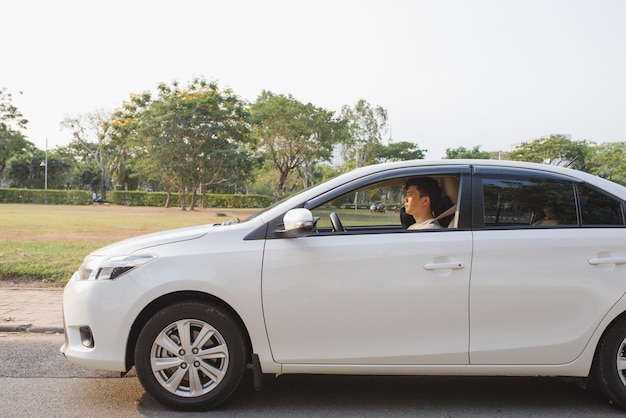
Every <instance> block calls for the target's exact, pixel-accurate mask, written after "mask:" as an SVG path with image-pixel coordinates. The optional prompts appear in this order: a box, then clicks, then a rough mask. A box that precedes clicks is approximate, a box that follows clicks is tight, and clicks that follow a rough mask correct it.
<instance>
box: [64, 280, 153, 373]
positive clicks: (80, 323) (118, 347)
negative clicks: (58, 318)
mask: <svg viewBox="0 0 626 418" xmlns="http://www.w3.org/2000/svg"><path fill="white" fill-rule="evenodd" d="M148 303H149V298H148V297H147V295H146V294H145V292H144V291H143V290H142V289H141V288H140V287H139V286H137V284H136V283H135V282H134V281H133V280H132V278H131V277H130V275H124V276H122V277H120V278H118V279H115V280H102V281H97V280H95V281H94V280H77V278H76V274H74V276H73V277H72V279H71V280H70V281H69V282H68V284H67V285H66V287H65V290H64V292H63V323H64V327H65V343H64V344H63V346H62V347H61V352H62V353H63V355H64V356H65V357H66V358H67V359H68V360H69V361H71V362H72V363H75V364H78V365H81V366H84V367H87V368H90V369H99V370H111V371H120V372H123V371H126V369H127V367H126V345H127V343H128V336H129V333H130V329H131V327H132V325H133V321H134V320H135V318H137V315H138V314H139V312H140V311H141V309H142V308H143V307H144V306H146V305H147V304H148Z"/></svg>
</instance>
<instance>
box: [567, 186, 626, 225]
mask: <svg viewBox="0 0 626 418" xmlns="http://www.w3.org/2000/svg"><path fill="white" fill-rule="evenodd" d="M578 199H579V200H578V201H579V202H580V217H581V221H582V224H583V225H624V214H623V212H622V205H621V203H620V202H619V201H617V200H615V199H613V198H611V197H609V196H606V195H604V194H602V193H599V192H597V191H595V190H593V189H590V188H589V187H587V186H584V185H579V186H578Z"/></svg>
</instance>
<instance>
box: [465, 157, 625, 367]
mask: <svg viewBox="0 0 626 418" xmlns="http://www.w3.org/2000/svg"><path fill="white" fill-rule="evenodd" d="M475 174H476V175H475V177H474V196H475V197H476V199H477V205H475V207H474V214H475V217H474V222H475V224H476V226H477V228H476V229H475V231H474V259H473V271H472V281H471V289H470V329H471V338H470V363H471V364H490V365H491V364H564V363H568V362H571V361H573V360H574V359H575V358H576V357H577V356H578V355H579V354H580V353H581V352H582V351H583V348H584V347H585V345H586V344H587V342H588V341H589V338H590V337H591V334H592V333H593V331H594V330H595V328H596V327H597V325H598V323H599V322H600V320H601V319H602V317H603V316H604V315H605V314H606V313H607V312H608V310H609V309H610V307H611V306H612V305H613V304H614V303H615V302H616V301H617V300H618V299H619V298H620V297H621V296H622V295H623V294H624V292H626V287H625V285H624V283H625V281H624V280H623V278H624V275H626V265H625V264H620V262H619V260H622V261H626V229H625V228H624V205H623V202H622V201H620V200H619V199H617V198H614V197H612V196H610V195H608V194H606V193H603V192H602V191H601V190H599V189H597V188H594V187H593V186H592V185H589V184H584V183H582V182H579V181H576V180H575V179H573V178H568V177H566V176H560V175H554V174H548V173H545V172H538V171H532V170H521V169H516V170H502V169H490V168H484V167H483V168H480V167H478V168H476V170H475Z"/></svg>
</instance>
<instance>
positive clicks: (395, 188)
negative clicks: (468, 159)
mask: <svg viewBox="0 0 626 418" xmlns="http://www.w3.org/2000/svg"><path fill="white" fill-rule="evenodd" d="M417 177H419V176H417ZM428 177H432V178H434V179H435V180H436V181H437V182H438V183H439V185H440V187H441V199H440V202H439V205H438V207H437V208H433V211H434V215H435V216H437V215H439V214H444V215H447V216H445V217H442V218H441V219H440V220H439V223H440V224H441V225H442V226H444V227H448V228H453V227H454V226H453V225H454V222H453V218H454V213H452V214H451V215H449V214H447V213H445V212H446V210H448V209H450V208H451V207H453V206H454V205H455V204H456V203H457V202H458V192H459V176H458V175H437V176H428ZM407 180H408V177H401V178H394V179H388V180H385V181H382V182H377V183H373V184H370V185H368V186H366V187H362V188H359V189H356V190H352V191H350V192H349V193H345V194H343V195H341V196H339V197H336V198H334V199H333V200H329V201H326V202H324V203H322V204H320V205H317V206H316V207H315V208H313V209H311V212H312V213H313V216H314V218H316V219H317V221H316V227H317V229H318V231H320V232H326V231H328V230H330V229H331V228H332V224H331V221H330V214H331V213H333V212H334V213H335V214H336V215H337V216H338V217H339V219H340V221H341V224H342V226H343V227H344V228H345V229H346V230H347V231H348V232H350V231H352V232H358V231H367V230H372V229H383V230H384V229H386V228H389V229H397V230H403V229H406V227H407V226H408V225H410V223H414V222H415V220H414V219H413V218H412V217H411V219H412V222H410V223H407V221H408V220H407V219H406V214H403V213H402V212H403V205H404V193H405V190H404V187H405V184H406V181H407ZM448 212H449V211H448ZM401 214H402V216H403V217H404V219H402V218H401ZM403 223H407V224H406V225H403Z"/></svg>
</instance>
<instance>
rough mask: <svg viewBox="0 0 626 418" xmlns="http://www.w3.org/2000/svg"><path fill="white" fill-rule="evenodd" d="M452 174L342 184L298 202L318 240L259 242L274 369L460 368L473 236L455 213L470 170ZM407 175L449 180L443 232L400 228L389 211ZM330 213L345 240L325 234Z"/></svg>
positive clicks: (396, 214) (399, 197)
mask: <svg viewBox="0 0 626 418" xmlns="http://www.w3.org/2000/svg"><path fill="white" fill-rule="evenodd" d="M455 170H456V171H453V172H448V173H440V172H438V173H431V172H428V171H415V170H414V171H413V172H412V173H411V174H408V173H405V174H404V175H403V176H402V177H398V175H397V174H395V175H394V174H393V173H391V174H387V175H386V177H385V176H382V177H381V176H376V178H375V179H372V180H371V183H368V182H366V181H358V182H354V184H349V185H346V186H344V187H342V188H341V190H334V191H332V192H330V193H329V194H328V195H327V196H322V197H320V198H318V199H315V201H314V202H307V203H306V205H305V206H306V207H307V208H309V209H311V210H312V212H313V214H314V215H315V216H319V218H320V219H319V221H318V223H317V225H318V228H317V231H316V232H314V233H312V234H311V235H309V236H306V237H301V238H295V239H289V238H284V237H280V236H277V237H270V239H268V240H267V241H266V246H265V254H264V261H263V278H262V290H263V309H264V315H265V320H266V324H267V332H268V336H269V340H270V344H271V348H272V353H273V356H274V360H275V361H276V362H279V363H283V364H331V365H332V364H336V365H337V364H362V365H416V364H467V363H468V353H467V348H468V342H469V341H468V338H469V337H468V335H469V329H468V289H469V277H470V270H471V251H472V237H471V231H470V230H469V228H463V225H464V222H465V223H467V222H469V213H467V214H464V211H463V210H464V209H463V208H468V209H469V208H470V207H471V206H470V202H469V193H470V191H471V190H470V187H469V181H468V180H469V169H467V168H465V169H462V168H456V169H455ZM410 175H431V176H432V175H436V176H437V178H438V179H441V180H454V179H456V182H457V189H458V190H455V191H454V192H453V193H458V194H457V195H456V196H452V199H451V200H452V201H453V202H455V203H457V207H456V208H457V210H456V212H457V214H456V219H454V220H453V221H452V222H451V224H450V226H451V228H444V229H440V230H424V231H419V230H417V231H407V230H405V229H404V228H403V227H402V226H401V223H400V215H399V212H397V211H398V210H399V207H400V205H401V202H402V185H403V184H404V182H405V180H406V178H408V177H409V176H410ZM463 190H465V194H464V193H463ZM462 196H467V198H466V201H464V200H463V199H464V197H462ZM381 208H382V209H381ZM330 212H335V213H337V214H338V215H339V218H340V219H341V222H342V224H343V226H344V227H345V231H344V232H341V231H337V232H332V230H331V227H330V223H329V221H328V216H329V214H330ZM464 216H467V217H468V220H467V221H463V217H464ZM459 218H460V219H459ZM455 227H456V228H455ZM270 233H271V232H270Z"/></svg>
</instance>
